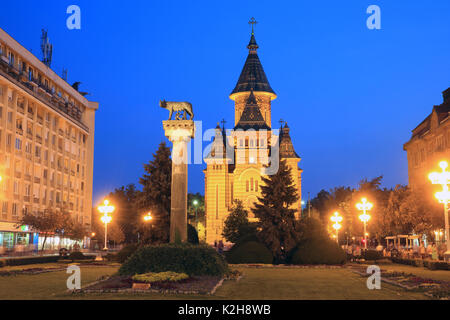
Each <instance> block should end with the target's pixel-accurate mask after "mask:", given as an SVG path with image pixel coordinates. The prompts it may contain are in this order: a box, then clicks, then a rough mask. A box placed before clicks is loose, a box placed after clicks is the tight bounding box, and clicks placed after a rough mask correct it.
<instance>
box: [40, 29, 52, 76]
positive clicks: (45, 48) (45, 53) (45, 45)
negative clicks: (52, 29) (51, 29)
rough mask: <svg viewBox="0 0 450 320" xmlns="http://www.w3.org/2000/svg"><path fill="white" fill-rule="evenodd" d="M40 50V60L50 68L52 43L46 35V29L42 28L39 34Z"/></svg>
mask: <svg viewBox="0 0 450 320" xmlns="http://www.w3.org/2000/svg"><path fill="white" fill-rule="evenodd" d="M41 51H42V62H43V63H44V64H45V65H46V66H47V67H49V68H50V65H51V63H52V52H53V45H52V44H51V43H50V42H49V40H48V36H47V30H44V29H42V35H41Z"/></svg>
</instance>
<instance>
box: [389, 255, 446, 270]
mask: <svg viewBox="0 0 450 320" xmlns="http://www.w3.org/2000/svg"><path fill="white" fill-rule="evenodd" d="M391 261H392V262H394V263H399V264H405V265H408V266H413V267H425V268H428V269H430V270H450V264H449V263H447V262H444V261H436V260H422V259H402V258H396V257H391Z"/></svg>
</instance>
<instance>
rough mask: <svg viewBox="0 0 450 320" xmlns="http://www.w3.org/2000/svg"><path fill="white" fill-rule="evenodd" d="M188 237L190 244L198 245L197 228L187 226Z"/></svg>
mask: <svg viewBox="0 0 450 320" xmlns="http://www.w3.org/2000/svg"><path fill="white" fill-rule="evenodd" d="M187 237H188V242H189V243H192V244H198V243H199V241H198V233H197V230H195V227H194V226H193V225H191V224H188V225H187Z"/></svg>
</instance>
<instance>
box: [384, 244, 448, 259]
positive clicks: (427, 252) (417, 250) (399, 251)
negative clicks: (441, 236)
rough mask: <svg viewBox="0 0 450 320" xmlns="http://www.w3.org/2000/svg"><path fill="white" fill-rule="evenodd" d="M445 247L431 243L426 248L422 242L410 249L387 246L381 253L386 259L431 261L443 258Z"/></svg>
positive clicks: (392, 245)
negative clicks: (398, 258)
mask: <svg viewBox="0 0 450 320" xmlns="http://www.w3.org/2000/svg"><path fill="white" fill-rule="evenodd" d="M445 249H446V246H445V244H441V245H437V244H436V243H434V242H433V243H431V244H429V245H428V246H426V247H425V246H424V244H423V242H422V243H420V245H414V246H412V247H403V246H396V245H394V244H392V243H391V244H389V245H388V246H387V247H386V248H385V249H384V251H383V254H384V256H387V257H392V256H396V257H401V258H406V259H411V258H415V259H432V260H439V259H440V258H441V257H443V256H444V252H445Z"/></svg>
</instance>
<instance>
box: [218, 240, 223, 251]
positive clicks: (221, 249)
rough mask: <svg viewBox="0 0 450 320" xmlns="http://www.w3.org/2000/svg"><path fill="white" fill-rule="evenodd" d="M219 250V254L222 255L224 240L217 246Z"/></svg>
mask: <svg viewBox="0 0 450 320" xmlns="http://www.w3.org/2000/svg"><path fill="white" fill-rule="evenodd" d="M217 248H218V252H219V253H220V254H222V253H223V241H222V240H220V241H219V245H218V246H217Z"/></svg>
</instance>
